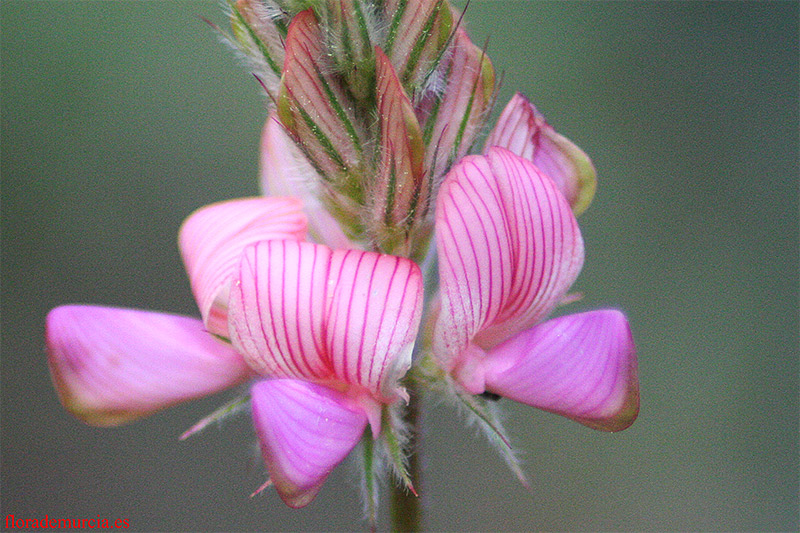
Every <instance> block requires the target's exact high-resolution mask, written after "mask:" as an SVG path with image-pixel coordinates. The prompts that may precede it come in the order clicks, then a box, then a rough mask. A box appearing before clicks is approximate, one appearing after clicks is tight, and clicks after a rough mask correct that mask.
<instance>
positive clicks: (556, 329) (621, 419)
mask: <svg viewBox="0 0 800 533" xmlns="http://www.w3.org/2000/svg"><path fill="white" fill-rule="evenodd" d="M483 363H484V378H485V380H486V390H488V391H490V392H494V393H496V394H499V395H501V396H505V397H507V398H510V399H512V400H516V401H518V402H522V403H525V404H528V405H532V406H534V407H538V408H540V409H544V410H546V411H552V412H554V413H558V414H561V415H564V416H566V417H568V418H571V419H573V420H576V421H578V422H580V423H582V424H585V425H587V426H589V427H593V428H595V429H601V430H604V431H619V430H622V429H625V428H627V427H628V426H630V425H631V424H632V423H633V421H634V420H635V419H636V415H637V414H638V412H639V381H638V378H637V371H636V347H635V346H634V343H633V337H632V336H631V331H630V327H629V326H628V321H627V320H626V318H625V316H624V315H623V314H622V313H620V312H619V311H613V310H599V311H591V312H588V313H581V314H575V315H569V316H564V317H560V318H556V319H553V320H549V321H547V322H545V323H543V324H540V325H538V326H536V327H534V328H532V329H529V330H528V331H524V332H522V333H520V334H519V335H517V336H516V337H514V338H512V339H510V340H509V341H507V342H505V343H503V344H501V345H499V346H497V347H495V348H494V349H493V350H491V351H490V352H489V355H488V357H487V358H486V359H485V360H484V362H483Z"/></svg>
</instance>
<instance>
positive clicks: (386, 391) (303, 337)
mask: <svg viewBox="0 0 800 533" xmlns="http://www.w3.org/2000/svg"><path fill="white" fill-rule="evenodd" d="M230 304H231V305H230V326H231V329H230V334H231V340H232V341H233V343H234V346H236V347H237V348H239V349H240V350H241V352H242V353H243V355H244V357H245V358H246V359H247V361H248V362H249V364H250V365H251V366H252V367H253V368H254V369H256V370H257V371H258V372H259V373H261V374H263V375H268V376H277V377H287V378H299V379H305V380H310V381H315V382H318V383H330V384H334V385H335V386H337V387H342V389H349V390H350V391H351V392H352V394H353V395H355V396H358V395H361V394H362V393H365V392H366V393H367V395H368V396H371V397H372V398H374V399H375V400H378V401H380V402H384V403H388V402H391V401H393V400H394V399H395V398H396V397H397V396H398V395H402V394H403V392H402V390H400V389H398V388H397V380H398V379H399V378H400V377H402V376H403V375H404V374H405V372H406V370H407V369H408V368H409V366H410V365H411V349H412V348H413V345H414V340H415V338H416V332H417V328H418V326H419V320H420V315H421V310H422V275H421V273H420V271H419V267H417V265H416V264H415V263H414V262H412V261H410V260H408V259H404V258H400V257H395V256H390V255H382V254H377V253H372V252H362V251H358V250H337V251H333V250H331V249H330V248H328V247H327V246H323V245H318V244H312V243H301V242H294V241H264V242H260V243H257V244H255V245H253V246H250V247H248V248H247V249H246V250H245V252H244V254H243V255H242V260H241V266H240V270H239V272H238V282H237V283H236V284H235V289H234V290H233V291H232V293H231V302H230Z"/></svg>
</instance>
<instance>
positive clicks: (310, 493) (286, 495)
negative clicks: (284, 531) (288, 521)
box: [251, 379, 367, 508]
mask: <svg viewBox="0 0 800 533" xmlns="http://www.w3.org/2000/svg"><path fill="white" fill-rule="evenodd" d="M251 397H252V408H253V423H254V425H255V428H256V433H257V434H258V439H259V441H260V443H261V452H262V455H263V457H264V462H266V464H267V468H268V469H269V474H270V478H271V480H272V482H273V483H274V484H275V488H276V489H277V491H278V494H279V495H280V497H281V499H282V500H283V501H284V502H285V503H286V505H288V506H290V507H295V508H298V507H304V506H306V505H308V504H309V503H310V502H311V501H312V500H313V499H314V497H315V496H316V495H317V493H318V492H319V489H320V488H321V487H322V484H323V483H324V482H325V479H326V478H327V477H328V474H330V473H331V471H332V470H333V469H334V468H335V467H336V465H338V464H339V463H340V462H342V460H343V459H344V458H345V457H346V456H347V454H348V453H350V450H352V449H353V447H355V445H356V444H358V441H359V440H360V439H361V436H362V435H363V433H364V429H365V428H366V426H367V416H366V414H365V413H364V411H363V410H362V409H361V408H360V406H359V405H357V404H354V403H353V402H352V400H351V399H349V398H348V397H347V396H345V395H344V394H342V393H339V392H337V391H334V390H332V389H329V388H327V387H323V386H321V385H316V384H313V383H308V382H306V381H301V380H294V379H274V380H267V381H260V382H258V383H256V384H255V385H253V387H252V389H251Z"/></svg>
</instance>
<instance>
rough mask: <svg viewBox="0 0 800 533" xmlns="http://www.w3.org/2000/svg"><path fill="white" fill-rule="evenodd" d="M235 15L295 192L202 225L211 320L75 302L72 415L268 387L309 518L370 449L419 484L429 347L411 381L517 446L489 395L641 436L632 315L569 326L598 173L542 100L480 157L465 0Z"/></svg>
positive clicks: (202, 283)
mask: <svg viewBox="0 0 800 533" xmlns="http://www.w3.org/2000/svg"><path fill="white" fill-rule="evenodd" d="M278 5H279V6H280V9H277V6H278ZM365 6H368V7H369V8H368V9H366V8H365ZM231 19H232V26H233V31H234V35H233V39H234V40H235V41H236V42H237V43H238V46H239V47H240V49H241V50H242V51H243V52H244V53H245V54H246V55H247V56H248V57H249V58H250V60H251V62H252V65H253V67H254V69H255V70H256V72H258V74H259V76H260V77H259V80H260V81H261V83H262V85H263V87H264V89H265V91H266V92H267V95H268V96H269V98H270V103H271V107H270V117H269V119H268V120H267V124H266V125H265V128H264V132H263V137H262V156H261V157H262V158H261V177H262V187H263V189H264V191H265V193H266V194H271V195H279V196H276V197H269V198H268V197H264V198H250V199H243V200H233V201H228V202H223V203H219V204H214V205H211V206H208V207H205V208H203V209H200V210H198V211H197V212H195V213H194V214H192V215H191V216H190V217H189V218H188V219H187V220H186V222H185V223H184V225H183V227H182V229H181V232H180V239H179V242H180V248H181V252H182V255H183V259H184V263H185V265H186V270H187V272H188V275H189V279H190V282H191V287H192V291H193V293H194V296H195V299H196V301H197V304H198V307H199V309H200V315H201V319H200V320H198V319H193V318H189V317H181V316H174V315H167V314H162V313H154V312H147V311H137V310H131V309H112V308H103V307H92V306H64V307H59V308H56V309H54V310H53V311H52V312H51V313H50V315H49V316H48V319H47V342H48V356H49V363H50V368H51V371H52V375H53V379H54V382H55V384H56V388H57V389H58V392H59V395H60V397H61V400H62V402H63V404H64V405H65V407H66V408H67V409H68V410H70V411H71V412H72V413H73V414H75V415H76V416H77V417H78V418H80V419H82V420H84V421H86V422H88V423H90V424H95V425H115V424H120V423H123V422H127V421H130V420H134V419H136V418H138V417H141V416H145V415H148V414H150V413H153V412H155V411H157V410H159V409H162V408H164V407H167V406H169V405H172V404H175V403H178V402H182V401H186V400H189V399H193V398H197V397H200V396H204V395H207V394H212V393H214V392H217V391H220V390H223V389H226V388H229V387H234V386H237V385H240V384H242V383H244V382H247V381H253V384H252V385H251V387H250V393H249V398H250V403H251V407H252V416H253V423H254V426H255V429H256V433H257V435H258V439H259V441H260V444H261V450H262V455H263V458H264V461H265V462H266V465H267V468H268V469H269V472H270V476H271V482H272V483H274V485H275V487H276V489H277V491H278V493H279V494H280V496H281V498H282V499H283V500H284V501H285V502H286V503H287V504H288V505H290V506H292V507H302V506H304V505H307V504H308V503H309V502H310V501H311V500H312V499H313V498H314V497H315V496H316V494H317V493H318V491H319V490H320V487H321V486H322V484H323V482H324V481H325V479H326V477H327V476H328V474H329V473H330V472H331V470H332V469H333V468H334V467H335V466H336V465H337V464H339V463H340V462H341V461H342V460H343V459H344V458H345V457H346V456H347V455H348V454H349V453H350V451H351V450H352V449H353V448H354V446H356V444H357V443H358V442H359V441H361V440H362V439H365V443H366V444H365V450H371V449H372V442H371V441H372V440H374V439H379V440H380V442H381V444H382V445H383V451H384V452H386V453H384V454H382V455H381V454H375V453H372V452H371V451H368V452H367V453H365V463H366V468H365V470H368V471H370V472H373V471H374V470H375V464H374V461H375V460H376V459H375V458H377V457H383V458H388V459H387V460H388V462H389V463H390V464H391V466H392V467H393V468H394V470H395V473H397V474H398V475H399V477H400V478H401V479H402V480H403V482H404V483H405V485H406V487H407V488H410V489H411V490H412V491H413V487H412V486H411V479H410V476H409V475H408V473H407V472H406V466H405V465H406V461H407V456H406V454H407V453H408V452H409V450H407V449H405V448H404V445H405V443H404V442H403V435H404V430H405V429H407V428H405V427H403V422H402V421H401V419H402V418H403V415H402V413H401V411H402V408H401V405H402V404H403V403H405V402H407V401H408V400H409V396H408V394H407V393H406V391H405V389H404V388H403V386H401V383H400V381H401V379H403V378H404V376H406V373H407V371H408V370H409V369H410V368H411V367H412V353H414V352H415V350H416V352H415V353H417V354H418V355H417V360H416V363H417V365H418V370H419V371H418V372H414V373H412V375H411V376H410V379H409V381H408V383H410V384H412V385H413V386H415V387H424V386H427V387H428V388H429V389H430V390H433V391H439V392H441V391H443V390H444V391H447V392H449V393H451V394H454V395H455V396H456V397H457V398H458V399H460V400H461V401H463V402H465V403H466V404H467V405H468V406H469V407H470V409H471V411H472V412H474V413H476V414H477V415H478V416H479V417H481V418H482V420H483V422H486V424H487V426H488V427H489V428H491V429H492V430H494V431H495V434H496V435H497V436H499V437H500V439H501V440H503V441H505V437H504V436H503V433H502V430H501V429H500V427H499V425H498V424H497V421H496V420H495V419H494V418H493V417H492V415H491V412H490V411H491V410H490V409H489V408H487V404H486V402H485V401H484V399H482V398H480V397H479V395H483V396H484V397H488V398H492V397H495V396H503V397H507V398H510V399H512V400H516V401H519V402H522V403H525V404H528V405H531V406H534V407H537V408H540V409H544V410H546V411H551V412H554V413H558V414H561V415H563V416H566V417H568V418H571V419H573V420H576V421H578V422H580V423H582V424H585V425H587V426H590V427H593V428H596V429H601V430H607V431H617V430H621V429H624V428H626V427H628V426H629V425H630V424H631V423H632V422H633V421H634V419H635V418H636V416H637V413H638V409H639V391H638V380H637V367H636V352H635V346H634V343H633V339H632V336H631V332H630V328H629V326H628V322H627V319H626V318H625V316H624V315H623V314H622V313H620V312H619V311H616V310H597V311H590V312H585V313H579V314H573V315H566V316H561V317H558V318H551V319H549V320H548V317H549V316H550V315H551V314H552V313H553V311H554V310H555V309H556V308H557V307H558V306H559V305H562V304H564V303H566V301H567V300H569V299H570V298H569V296H568V295H567V291H568V290H569V288H570V286H571V285H572V283H573V282H574V281H575V279H576V278H577V276H578V274H579V273H580V270H581V268H582V266H583V258H584V249H583V239H582V237H581V233H580V230H579V228H578V223H577V221H576V218H575V216H576V215H577V214H580V213H581V212H582V211H584V210H585V209H586V208H587V206H588V205H589V203H590V202H591V200H592V197H593V195H594V192H595V187H596V181H595V171H594V167H593V166H592V163H591V161H590V160H589V158H588V157H587V156H586V154H585V153H583V151H582V150H581V149H580V148H578V147H577V146H576V145H575V144H573V143H572V142H571V141H569V140H568V139H566V138H565V137H564V136H562V135H560V134H558V133H556V132H555V130H554V129H553V127H552V126H550V125H549V124H548V123H547V122H546V121H545V119H544V117H543V116H542V114H541V113H539V111H538V110H537V109H536V108H535V107H534V106H533V105H532V104H531V103H530V102H529V101H528V100H527V99H526V98H525V97H524V96H522V95H520V94H517V95H515V96H514V97H513V98H512V99H511V101H510V102H509V104H508V105H507V106H506V108H505V110H504V111H503V112H502V114H501V115H500V118H499V120H498V122H497V125H496V126H495V128H494V129H493V130H492V131H491V132H490V134H489V136H488V138H487V141H486V144H485V149H484V153H483V154H482V155H467V154H469V153H470V152H471V151H473V149H474V145H475V143H476V139H477V138H478V136H479V133H480V131H482V129H483V128H484V126H485V125H486V121H487V118H488V115H489V113H490V110H491V107H492V103H493V102H494V100H495V98H496V89H497V87H496V83H495V73H494V68H493V66H492V63H491V61H489V59H488V57H487V56H486V54H485V50H483V49H481V48H479V47H477V46H475V44H473V43H472V41H471V40H470V38H469V37H468V35H467V33H466V31H465V30H464V29H463V27H462V26H461V25H460V18H459V17H458V15H457V14H456V13H455V12H454V11H452V9H451V7H450V5H449V3H448V2H446V1H444V0H420V1H418V2H405V1H399V0H387V1H385V2H376V3H367V4H364V3H362V2H360V1H353V0H336V1H335V2H308V1H291V2H280V3H277V4H275V5H273V4H272V3H270V4H269V5H267V4H262V3H260V2H256V1H254V0H238V1H237V2H235V3H232V4H231ZM307 234H308V235H307ZM307 237H308V238H309V239H310V240H311V241H313V242H308V241H307V240H306V239H307ZM418 263H419V265H421V266H422V268H423V269H424V278H425V294H424V295H423V270H421V268H420V266H418ZM437 265H438V266H437ZM437 270H438V272H437ZM423 296H424V297H425V300H424V298H423ZM421 322H422V323H423V325H422V330H421V332H420V323H421ZM418 333H420V335H419V338H420V339H421V342H420V343H419V345H418V346H417V345H415V341H416V339H417V337H418ZM443 385H444V386H443ZM242 403H243V402H242ZM410 411H411V410H409V412H410ZM205 423H206V422H201V424H200V426H202V425H203V424H205ZM412 423H413V422H412ZM368 427H369V430H368V429H367V428H368ZM194 430H195V429H194V428H193V429H192V430H190V432H189V433H191V432H193V431H194ZM506 444H507V442H506ZM506 458H507V459H509V462H510V463H511V465H512V468H516V464H515V463H514V460H513V454H507V455H506ZM518 474H519V475H520V477H522V475H521V473H519V471H518ZM366 477H367V476H365V478H366ZM365 485H366V489H367V493H368V494H367V500H368V502H367V505H368V507H372V508H373V511H372V518H373V520H374V517H375V515H374V506H375V490H374V489H375V484H374V479H370V480H367V479H365Z"/></svg>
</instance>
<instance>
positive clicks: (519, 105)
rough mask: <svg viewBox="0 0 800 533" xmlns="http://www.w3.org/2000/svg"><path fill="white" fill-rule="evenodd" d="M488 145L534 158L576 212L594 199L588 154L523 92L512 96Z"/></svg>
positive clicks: (592, 166) (593, 183)
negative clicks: (557, 130) (561, 132)
mask: <svg viewBox="0 0 800 533" xmlns="http://www.w3.org/2000/svg"><path fill="white" fill-rule="evenodd" d="M485 146H486V150H488V149H489V148H491V147H492V146H500V147H502V148H507V149H508V150H510V151H512V152H514V153H515V154H517V155H519V156H521V157H524V158H525V159H527V160H529V161H532V162H533V163H534V164H535V165H536V166H537V167H539V170H541V171H542V172H544V173H545V174H547V175H548V176H550V178H551V179H552V180H553V181H555V182H556V185H558V188H559V189H560V190H561V192H562V193H564V196H566V197H567V200H569V203H570V205H571V206H572V209H573V211H574V212H575V214H580V213H582V212H583V211H585V210H586V208H587V207H589V204H590V203H591V202H592V198H593V197H594V192H595V189H596V187H597V181H596V173H595V170H594V165H592V161H591V160H590V159H589V156H587V155H586V154H585V153H584V152H583V150H581V149H580V148H578V147H577V146H576V145H575V144H574V143H573V142H572V141H570V140H569V139H567V138H566V137H564V136H563V135H559V134H558V133H556V131H555V130H554V129H553V127H552V126H551V125H550V124H548V123H547V121H546V120H545V118H544V116H543V115H542V114H541V113H539V111H538V110H537V109H536V107H534V105H533V104H531V103H530V101H529V100H528V99H527V98H525V96H523V95H522V94H521V93H517V94H515V95H514V97H513V98H511V101H510V102H509V103H508V105H507V106H506V108H505V109H504V110H503V113H502V114H501V115H500V118H499V119H497V124H496V125H495V127H494V129H493V130H492V132H491V133H490V134H489V137H488V138H487V139H486V144H485Z"/></svg>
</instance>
